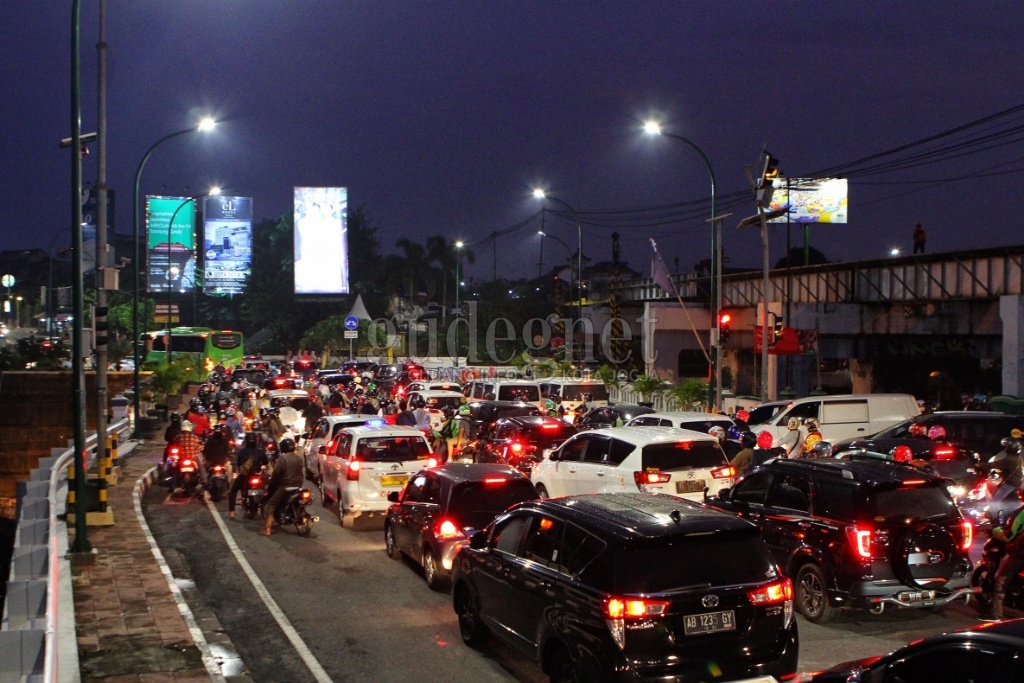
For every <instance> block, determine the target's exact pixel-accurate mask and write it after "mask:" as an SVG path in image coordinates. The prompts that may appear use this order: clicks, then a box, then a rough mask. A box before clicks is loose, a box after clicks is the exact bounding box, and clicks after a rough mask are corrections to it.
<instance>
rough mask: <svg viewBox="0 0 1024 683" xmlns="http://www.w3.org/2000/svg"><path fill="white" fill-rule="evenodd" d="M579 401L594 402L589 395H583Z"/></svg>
mask: <svg viewBox="0 0 1024 683" xmlns="http://www.w3.org/2000/svg"><path fill="white" fill-rule="evenodd" d="M580 399H581V400H582V401H583V402H584V403H590V402H591V401H593V400H594V397H593V396H592V395H591V394H583V395H582V396H580Z"/></svg>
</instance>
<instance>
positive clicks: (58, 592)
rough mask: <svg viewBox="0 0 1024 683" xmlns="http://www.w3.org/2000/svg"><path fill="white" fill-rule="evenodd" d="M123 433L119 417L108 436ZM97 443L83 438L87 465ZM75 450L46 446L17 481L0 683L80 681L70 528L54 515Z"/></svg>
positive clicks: (0, 627)
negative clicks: (26, 474) (36, 463)
mask: <svg viewBox="0 0 1024 683" xmlns="http://www.w3.org/2000/svg"><path fill="white" fill-rule="evenodd" d="M128 430H129V423H128V420H127V419H122V420H119V421H118V422H115V423H114V424H112V425H110V427H108V429H107V435H108V436H111V437H113V436H115V435H117V436H118V437H119V438H120V437H122V436H125V435H126V433H127V432H128ZM96 445H97V440H96V434H95V433H93V434H92V435H90V436H89V437H88V438H87V439H86V449H87V454H88V459H89V463H94V462H95V460H96V458H95V453H96ZM74 452H75V450H74V446H71V447H70V448H67V449H60V448H54V449H51V455H50V456H49V457H46V458H41V459H40V461H39V467H37V468H36V469H34V470H32V472H31V473H30V475H29V479H28V481H21V482H18V510H19V513H18V527H17V531H16V535H15V537H14V553H13V555H12V558H11V572H10V578H9V581H8V582H7V599H6V600H5V602H4V611H3V617H2V621H0V683H6V682H7V681H20V682H24V683H37V682H43V683H77V681H79V680H80V675H79V668H78V643H77V638H76V635H75V620H74V597H73V595H72V588H71V563H70V561H69V559H68V557H67V552H68V531H67V523H66V522H65V521H64V520H62V519H59V518H58V516H59V515H60V514H61V513H60V511H62V510H63V509H64V508H63V505H64V504H65V501H66V499H67V486H68V482H67V471H68V464H69V463H70V462H71V460H72V458H73V457H74ZM86 469H88V467H87V468H86ZM69 616H70V618H68V617H69Z"/></svg>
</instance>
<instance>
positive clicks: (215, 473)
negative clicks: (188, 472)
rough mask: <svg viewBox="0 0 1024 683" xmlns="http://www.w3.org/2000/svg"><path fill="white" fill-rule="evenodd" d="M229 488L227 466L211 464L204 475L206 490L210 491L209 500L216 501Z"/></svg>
mask: <svg viewBox="0 0 1024 683" xmlns="http://www.w3.org/2000/svg"><path fill="white" fill-rule="evenodd" d="M230 488H231V486H230V484H228V472H227V468H226V467H224V465H213V466H211V467H210V471H209V472H208V473H207V476H206V490H207V491H209V492H210V500H212V501H213V502H215V503H216V502H217V501H218V500H220V499H221V496H223V495H224V494H225V493H227V492H228V490H229V489H230Z"/></svg>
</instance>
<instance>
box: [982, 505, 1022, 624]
mask: <svg viewBox="0 0 1024 683" xmlns="http://www.w3.org/2000/svg"><path fill="white" fill-rule="evenodd" d="M1017 497H1018V498H1020V499H1021V500H1022V501H1024V487H1021V488H1018V489H1017ZM992 538H994V539H996V540H997V541H1003V542H1005V543H1006V555H1004V556H1003V559H1002V561H1001V562H1000V563H999V568H998V569H996V577H995V584H994V587H993V589H992V602H991V604H990V605H989V609H988V611H987V612H986V613H985V614H984V616H982V621H999V620H1000V619H1002V618H1003V600H1004V599H1005V598H1006V588H1007V586H1008V585H1009V583H1010V581H1011V580H1012V579H1013V578H1014V577H1015V576H1017V574H1018V572H1020V570H1021V569H1024V505H1022V506H1020V507H1018V508H1017V509H1016V510H1014V511H1013V513H1012V514H1011V515H1010V516H1009V518H1008V519H1007V520H1006V522H1005V523H1004V524H1003V525H1002V526H997V527H996V528H994V529H993V530H992Z"/></svg>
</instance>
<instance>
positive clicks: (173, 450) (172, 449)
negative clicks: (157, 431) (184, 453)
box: [171, 446, 181, 455]
mask: <svg viewBox="0 0 1024 683" xmlns="http://www.w3.org/2000/svg"><path fill="white" fill-rule="evenodd" d="M180 452H181V450H180V449H179V448H178V447H177V446H172V447H171V455H177V454H178V453H180Z"/></svg>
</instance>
